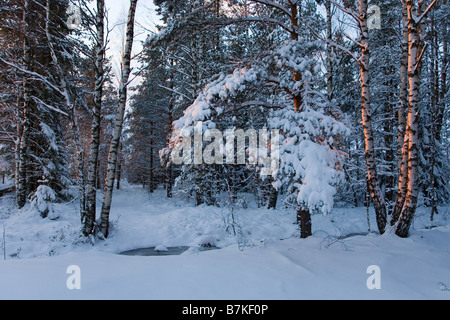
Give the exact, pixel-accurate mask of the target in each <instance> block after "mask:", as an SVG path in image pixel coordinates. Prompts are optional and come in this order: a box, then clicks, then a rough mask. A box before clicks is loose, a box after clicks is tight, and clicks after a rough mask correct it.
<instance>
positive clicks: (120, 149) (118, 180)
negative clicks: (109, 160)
mask: <svg viewBox="0 0 450 320" xmlns="http://www.w3.org/2000/svg"><path fill="white" fill-rule="evenodd" d="M122 148H123V144H122V143H120V146H119V158H118V160H117V163H118V164H117V171H116V181H117V183H116V189H117V190H120V179H122V155H121V153H122Z"/></svg>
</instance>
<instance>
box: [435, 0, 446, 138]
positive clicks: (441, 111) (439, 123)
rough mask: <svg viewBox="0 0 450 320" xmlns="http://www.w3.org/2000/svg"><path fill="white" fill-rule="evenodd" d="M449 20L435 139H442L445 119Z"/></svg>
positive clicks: (443, 34) (444, 39)
mask: <svg viewBox="0 0 450 320" xmlns="http://www.w3.org/2000/svg"><path fill="white" fill-rule="evenodd" d="M442 5H445V6H447V5H448V0H442ZM447 28H448V22H447V19H443V21H442V67H441V76H440V77H441V79H440V82H441V84H440V88H441V90H440V97H439V98H440V104H439V105H438V110H437V115H436V131H435V139H436V140H437V141H441V133H442V126H443V121H444V113H445V107H446V103H445V99H444V98H445V95H446V93H447V90H448V88H447V72H448V70H449V64H448V63H449V61H448V40H447V35H448V31H447Z"/></svg>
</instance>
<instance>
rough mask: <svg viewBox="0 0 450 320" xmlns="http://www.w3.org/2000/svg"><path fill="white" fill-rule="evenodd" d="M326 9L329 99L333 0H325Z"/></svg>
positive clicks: (331, 80)
mask: <svg viewBox="0 0 450 320" xmlns="http://www.w3.org/2000/svg"><path fill="white" fill-rule="evenodd" d="M325 9H326V14H327V40H328V44H327V61H326V63H327V95H328V100H329V101H331V100H333V72H334V70H333V69H334V66H333V46H332V45H331V43H332V41H333V28H332V23H331V21H332V14H331V0H326V1H325Z"/></svg>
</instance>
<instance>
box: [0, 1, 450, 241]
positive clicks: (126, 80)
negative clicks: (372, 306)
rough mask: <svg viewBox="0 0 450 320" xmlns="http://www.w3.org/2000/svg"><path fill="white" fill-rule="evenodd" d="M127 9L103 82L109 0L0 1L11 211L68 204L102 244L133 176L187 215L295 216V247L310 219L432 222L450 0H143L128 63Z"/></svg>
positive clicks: (447, 158)
mask: <svg viewBox="0 0 450 320" xmlns="http://www.w3.org/2000/svg"><path fill="white" fill-rule="evenodd" d="M140 1H142V2H143V1H145V0H140ZM137 4H138V0H130V5H129V11H128V16H127V19H126V25H125V26H124V30H125V32H124V39H123V44H124V45H123V52H122V57H121V58H122V66H121V67H122V70H121V74H120V76H119V79H118V83H119V85H115V84H114V81H113V79H112V78H113V74H112V71H111V70H112V66H111V65H112V64H111V61H110V59H109V57H110V55H109V54H108V51H109V43H110V31H111V25H110V22H109V20H108V11H107V10H106V7H105V2H104V0H96V1H94V0H6V1H5V0H2V1H1V2H0V113H1V117H2V120H3V121H2V122H1V124H0V125H1V127H0V170H1V174H2V176H3V177H5V176H6V177H10V178H11V179H13V181H14V182H15V190H16V205H17V207H18V208H22V207H24V206H25V205H26V204H27V203H31V205H32V206H35V207H36V209H37V212H39V214H40V215H41V216H42V217H43V218H46V217H50V218H51V215H52V205H51V204H52V203H56V202H65V201H73V200H74V199H77V200H76V201H78V203H79V208H80V209H79V212H80V223H81V225H82V232H83V234H84V236H86V237H87V236H91V235H95V236H99V237H108V235H109V212H110V209H111V201H112V198H113V194H114V192H113V190H114V189H115V188H120V181H121V180H122V179H127V180H128V182H129V183H132V184H141V185H142V186H143V187H144V188H147V189H148V192H149V193H153V192H155V190H157V189H163V188H164V189H165V190H166V192H165V194H166V196H167V197H168V198H172V197H179V198H182V199H184V200H185V201H186V202H189V203H190V204H193V205H195V206H202V205H207V206H212V207H214V206H216V207H227V208H231V210H233V208H238V207H240V208H245V207H246V206H247V205H248V201H256V203H257V205H258V207H261V208H263V207H268V208H276V207H277V206H278V207H280V206H284V207H287V208H292V211H293V212H296V213H297V222H298V224H299V228H300V230H301V233H300V234H301V237H302V238H306V237H309V236H310V235H311V233H312V229H311V215H314V214H328V213H330V212H331V210H332V209H333V208H334V207H336V206H341V207H345V206H349V207H350V206H352V207H362V206H367V207H371V206H373V208H374V210H375V214H376V221H377V228H378V231H379V233H380V234H383V233H384V232H385V231H386V229H387V228H388V227H391V226H393V227H395V233H396V234H397V235H398V236H400V237H407V236H408V233H409V229H410V226H411V224H412V221H413V219H414V215H415V212H416V209H417V207H418V206H424V207H427V208H429V212H430V219H431V220H432V219H433V217H434V216H435V215H436V214H439V210H438V207H439V205H441V204H444V203H448V202H449V201H450V184H449V177H450V149H449V148H450V108H449V103H450V101H449V99H450V94H449V87H450V80H449V79H447V74H448V71H449V52H448V49H449V48H448V41H449V40H450V32H449V27H448V20H449V19H450V6H449V3H448V0H433V1H431V0H428V1H427V0H420V1H419V0H402V1H399V0H384V1H378V0H372V1H370V2H369V1H368V0H334V1H333V0H211V1H210V0H195V1H194V0H154V5H155V7H156V10H157V14H158V16H159V19H160V21H159V25H158V26H157V27H156V29H155V30H152V31H151V32H150V31H149V34H148V37H147V39H146V41H145V42H144V43H143V50H142V52H139V53H137V54H136V53H135V52H133V44H134V42H135V41H134V38H135V36H136V32H135V25H136V22H135V14H136V8H137ZM149 14H150V13H149ZM133 61H134V62H137V65H138V66H139V67H134V68H133V65H132V62H133ZM137 78H139V79H140V81H139V84H138V85H131V83H132V81H133V80H135V79H137ZM133 83H134V82H133ZM190 138H192V139H190ZM74 186H76V188H77V193H76V194H74V193H73V192H69V190H71V188H72V189H73V187H74ZM102 194H103V201H102V207H101V208H97V205H96V199H97V197H98V196H101V195H102ZM363 218H364V217H362V219H363ZM231 225H232V224H231Z"/></svg>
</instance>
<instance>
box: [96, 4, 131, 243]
mask: <svg viewBox="0 0 450 320" xmlns="http://www.w3.org/2000/svg"><path fill="white" fill-rule="evenodd" d="M136 6H137V0H130V10H129V13H128V22H127V32H126V43H125V52H124V57H123V64H122V79H121V82H120V87H119V106H118V110H117V114H116V120H115V122H114V133H113V138H112V141H111V147H110V150H109V158H108V170H107V175H106V181H105V188H104V193H103V204H102V211H101V217H100V218H101V224H100V232H101V233H102V234H103V236H104V237H105V238H107V237H108V233H109V212H110V209H111V202H112V194H113V190H114V179H115V173H116V169H117V158H118V151H119V145H120V138H121V136H122V128H123V120H124V116H125V107H126V103H127V87H128V81H129V77H130V73H131V53H132V50H133V40H134V19H135V14H136Z"/></svg>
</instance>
